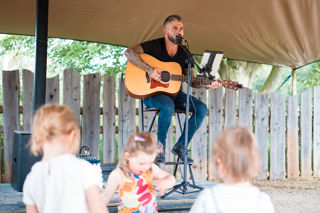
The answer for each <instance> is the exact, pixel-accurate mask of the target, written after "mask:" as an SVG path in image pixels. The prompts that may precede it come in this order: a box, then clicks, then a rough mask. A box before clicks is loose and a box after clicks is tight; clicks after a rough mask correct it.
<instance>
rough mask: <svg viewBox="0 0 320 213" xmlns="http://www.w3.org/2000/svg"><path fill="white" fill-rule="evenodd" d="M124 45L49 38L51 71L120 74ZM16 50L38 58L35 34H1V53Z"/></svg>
mask: <svg viewBox="0 0 320 213" xmlns="http://www.w3.org/2000/svg"><path fill="white" fill-rule="evenodd" d="M124 49H125V48H124V47H119V46H115V45H109V44H101V43H93V42H87V41H74V40H67V39H57V38H49V39H48V60H47V61H48V72H50V73H59V72H61V71H62V70H63V69H66V68H73V69H76V70H77V71H79V72H81V73H83V74H85V73H94V72H99V73H101V74H108V75H110V76H116V75H117V74H119V73H121V72H124V70H125V63H126V59H125V57H124V56H123V51H124ZM8 52H14V53H15V55H16V56H26V57H33V58H34V57H35V38H34V37H33V36H21V35H4V36H2V39H1V37H0V56H1V55H5V54H7V53H8Z"/></svg>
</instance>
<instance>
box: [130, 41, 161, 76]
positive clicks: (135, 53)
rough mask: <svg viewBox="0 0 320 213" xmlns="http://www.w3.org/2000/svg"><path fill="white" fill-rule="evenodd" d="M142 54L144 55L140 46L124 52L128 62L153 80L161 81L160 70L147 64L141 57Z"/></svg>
mask: <svg viewBox="0 0 320 213" xmlns="http://www.w3.org/2000/svg"><path fill="white" fill-rule="evenodd" d="M140 53H143V48H142V46H141V45H139V44H137V45H135V46H132V47H129V48H128V49H126V50H125V51H124V55H125V56H126V57H127V59H128V61H130V62H131V63H132V64H134V65H136V66H137V67H139V68H141V69H143V70H145V71H146V72H147V73H148V75H149V76H150V77H151V78H153V79H155V80H160V70H159V69H157V68H154V67H151V66H150V65H149V64H147V63H145V62H144V61H143V60H142V58H141V57H140Z"/></svg>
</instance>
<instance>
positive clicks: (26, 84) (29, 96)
mask: <svg viewBox="0 0 320 213" xmlns="http://www.w3.org/2000/svg"><path fill="white" fill-rule="evenodd" d="M33 80H34V74H33V72H31V71H29V70H25V69H23V70H22V84H23V90H22V93H23V99H22V105H23V130H24V131H30V130H31V123H32V116H33V101H32V100H33Z"/></svg>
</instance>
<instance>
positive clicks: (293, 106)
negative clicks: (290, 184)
mask: <svg viewBox="0 0 320 213" xmlns="http://www.w3.org/2000/svg"><path fill="white" fill-rule="evenodd" d="M298 113H299V112H298V98H297V96H289V97H288V120H287V126H288V129H287V168H288V178H296V177H299V142H298V132H299V128H298Z"/></svg>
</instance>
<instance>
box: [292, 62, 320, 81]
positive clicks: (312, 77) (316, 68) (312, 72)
mask: <svg viewBox="0 0 320 213" xmlns="http://www.w3.org/2000/svg"><path fill="white" fill-rule="evenodd" d="M305 70H307V71H305V74H304V75H301V76H300V75H299V77H300V79H301V84H302V85H303V87H314V86H316V85H320V61H317V62H315V63H312V64H310V65H308V66H306V67H305ZM297 72H298V71H297Z"/></svg>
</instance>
